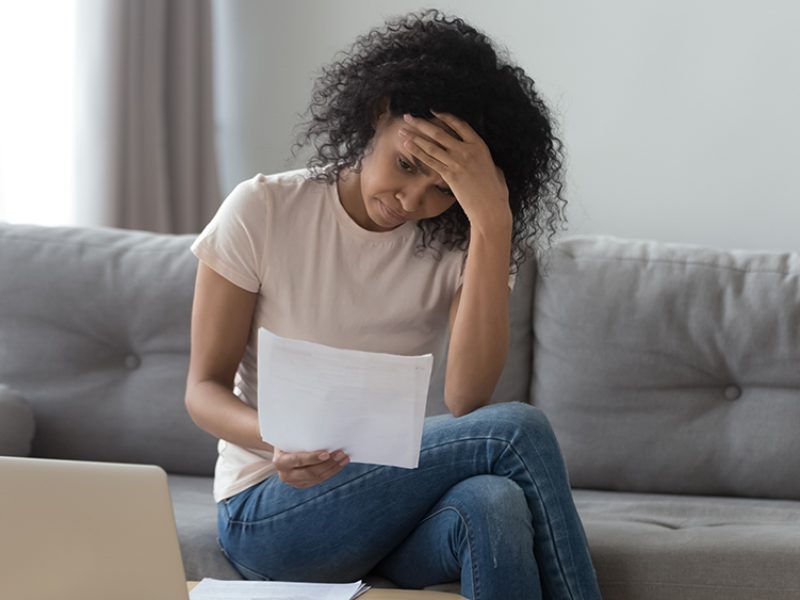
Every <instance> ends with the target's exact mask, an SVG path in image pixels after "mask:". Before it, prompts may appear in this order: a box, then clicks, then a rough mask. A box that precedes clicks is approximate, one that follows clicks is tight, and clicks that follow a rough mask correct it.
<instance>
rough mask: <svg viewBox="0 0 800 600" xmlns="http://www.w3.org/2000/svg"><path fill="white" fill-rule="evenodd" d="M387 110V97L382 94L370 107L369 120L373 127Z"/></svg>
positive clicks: (374, 127) (375, 126)
mask: <svg viewBox="0 0 800 600" xmlns="http://www.w3.org/2000/svg"><path fill="white" fill-rule="evenodd" d="M388 112H389V97H388V96H384V97H383V98H381V99H380V100H378V101H377V102H376V103H375V106H374V108H373V109H372V115H371V122H372V128H373V129H376V128H377V126H378V121H380V120H381V118H382V117H383V116H384V115H385V114H387V113H388Z"/></svg>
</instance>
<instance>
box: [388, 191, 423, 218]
mask: <svg viewBox="0 0 800 600" xmlns="http://www.w3.org/2000/svg"><path fill="white" fill-rule="evenodd" d="M424 194H425V187H424V185H416V186H415V185H411V184H409V185H407V186H405V187H404V188H403V189H401V190H400V191H399V192H397V193H396V194H395V198H397V200H398V201H399V202H400V205H401V206H402V207H403V210H404V211H405V212H406V213H413V212H416V211H417V210H419V206H420V204H422V197H423V195H424Z"/></svg>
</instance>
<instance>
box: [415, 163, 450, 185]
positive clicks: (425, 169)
mask: <svg viewBox="0 0 800 600" xmlns="http://www.w3.org/2000/svg"><path fill="white" fill-rule="evenodd" d="M411 158H412V159H413V160H412V162H413V163H414V165H415V166H416V167H417V168H418V169H419V170H420V171H422V174H423V175H430V174H431V170H430V169H429V168H428V165H426V164H425V163H424V162H422V161H421V160H420V159H419V158H417V157H416V156H413V155H412V156H411ZM406 160H408V159H407V158H406ZM443 183H444V182H443ZM444 187H446V188H447V189H448V190H449V189H450V186H449V185H447V184H446V183H444Z"/></svg>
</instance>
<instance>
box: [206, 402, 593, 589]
mask: <svg viewBox="0 0 800 600" xmlns="http://www.w3.org/2000/svg"><path fill="white" fill-rule="evenodd" d="M218 530H219V543H220V545H221V547H222V548H223V551H224V552H225V555H226V556H227V557H228V559H229V560H230V561H231V563H232V564H233V565H234V566H235V567H236V568H237V569H238V570H239V572H240V573H241V574H242V576H243V577H244V578H245V579H260V580H279V581H307V582H330V583H335V582H349V581H356V580H358V579H363V578H364V576H366V575H367V574H368V573H370V572H372V571H374V572H375V573H376V574H378V575H381V576H383V577H386V578H387V579H389V580H391V581H392V582H394V583H395V584H396V585H398V586H400V587H403V588H417V589H421V588H423V587H427V586H429V585H435V584H438V583H445V582H448V581H460V582H461V594H462V595H463V596H465V597H466V598H470V599H475V600H489V599H494V598H498V599H502V600H533V599H538V598H550V599H559V600H560V599H570V600H596V599H598V598H600V597H601V596H600V591H599V587H598V583H597V577H596V572H595V570H594V567H593V566H592V562H591V557H590V554H589V548H588V544H587V541H586V535H585V533H584V530H583V526H582V524H581V521H580V518H579V516H578V513H577V510H576V509H575V504H574V503H573V500H572V493H571V490H570V485H569V479H568V475H567V472H566V467H565V463H564V460H563V457H562V456H561V451H560V449H559V446H558V442H557V441H556V438H555V435H554V433H553V430H552V428H551V427H550V423H549V421H548V420H547V418H546V416H545V415H544V413H543V412H542V411H541V410H540V409H538V408H536V407H534V406H532V405H530V404H526V403H522V402H501V403H497V404H491V405H488V406H484V407H482V408H479V409H477V410H474V411H472V412H471V413H469V414H466V415H464V416H462V417H458V418H456V417H453V416H452V415H451V414H444V415H436V416H431V417H427V418H426V419H425V426H424V429H423V435H422V448H421V452H420V459H419V467H418V468H416V469H404V468H401V467H387V466H380V465H373V464H364V463H350V464H348V465H347V466H345V467H344V468H343V469H342V470H341V471H340V472H339V473H337V474H336V475H335V476H333V477H331V478H330V479H327V480H326V481H324V482H322V483H320V484H318V485H316V486H313V487H310V488H305V489H297V488H294V487H292V486H290V485H288V484H286V483H284V482H283V481H281V479H280V478H279V477H278V476H277V475H273V476H270V477H268V478H267V479H265V480H264V481H262V482H261V483H259V484H257V485H254V486H252V487H250V488H248V489H246V490H244V491H242V492H240V493H239V494H237V495H236V496H233V497H232V498H229V499H227V500H224V501H222V502H219V503H218Z"/></svg>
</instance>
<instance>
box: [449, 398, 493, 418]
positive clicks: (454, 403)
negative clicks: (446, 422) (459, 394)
mask: <svg viewBox="0 0 800 600" xmlns="http://www.w3.org/2000/svg"><path fill="white" fill-rule="evenodd" d="M489 402H490V400H489V399H485V398H472V399H465V398H459V399H448V398H445V400H444V404H445V406H446V407H447V410H449V411H450V414H452V415H453V416H454V417H463V416H464V415H468V414H469V413H471V412H472V411H474V410H478V409H479V408H482V407H484V406H487V405H488V404H489Z"/></svg>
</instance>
